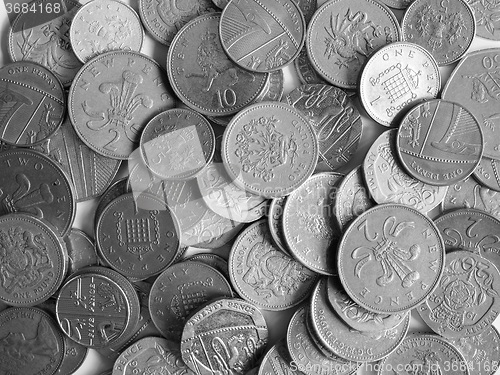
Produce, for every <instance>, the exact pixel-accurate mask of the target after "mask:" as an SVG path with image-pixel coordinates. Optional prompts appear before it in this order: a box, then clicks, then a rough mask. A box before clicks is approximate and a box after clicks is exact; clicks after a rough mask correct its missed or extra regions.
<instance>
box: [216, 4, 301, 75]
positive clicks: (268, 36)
mask: <svg viewBox="0 0 500 375" xmlns="http://www.w3.org/2000/svg"><path fill="white" fill-rule="evenodd" d="M219 30H220V38H221V43H222V47H223V48H224V50H225V51H226V53H227V54H228V56H229V57H230V58H231V60H233V61H234V62H235V63H236V64H238V65H239V66H241V67H242V68H244V69H248V70H250V71H254V72H270V71H273V70H277V69H281V68H283V67H284V66H285V65H287V64H288V63H290V62H291V61H293V59H294V58H295V57H296V56H297V55H298V53H299V52H300V50H301V48H302V46H303V45H304V40H305V35H306V23H305V20H304V15H303V14H302V11H301V9H300V8H299V7H298V5H297V1H293V0H284V1H281V2H272V3H269V2H265V3H264V2H262V1H261V0H238V1H231V2H229V4H228V5H227V6H226V7H225V8H224V10H223V12H222V16H221V19H220V27H219Z"/></svg>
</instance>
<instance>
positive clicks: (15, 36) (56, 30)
mask: <svg viewBox="0 0 500 375" xmlns="http://www.w3.org/2000/svg"><path fill="white" fill-rule="evenodd" d="M30 6H31V7H32V8H34V9H38V10H39V9H41V7H45V8H46V10H47V11H46V12H44V11H42V12H34V13H33V12H31V11H30V12H20V13H19V15H18V16H17V17H16V19H15V20H14V22H13V23H12V26H11V28H10V32H9V54H10V58H11V59H12V61H19V60H23V61H33V62H35V63H38V64H40V65H43V66H45V67H46V68H47V69H49V70H50V71H52V73H54V74H55V75H56V77H57V78H59V80H60V81H61V83H62V84H63V85H64V86H65V87H69V86H70V85H71V81H73V78H74V77H75V75H76V73H77V72H78V70H80V68H81V67H82V63H81V62H80V61H79V60H78V58H77V57H76V55H75V54H74V52H73V48H72V47H71V43H70V40H69V28H70V25H71V21H72V20H73V17H74V16H75V14H76V12H77V10H78V9H79V8H80V7H81V5H80V3H78V2H77V1H73V0H63V1H59V0H50V1H47V0H37V1H34V2H31V4H30ZM48 9H52V10H53V12H48ZM58 9H59V11H57V10H58Z"/></svg>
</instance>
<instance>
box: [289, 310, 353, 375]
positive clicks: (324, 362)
mask: <svg viewBox="0 0 500 375" xmlns="http://www.w3.org/2000/svg"><path fill="white" fill-rule="evenodd" d="M308 315H309V307H308V306H302V307H300V308H299V309H298V310H297V311H296V312H295V314H294V315H293V316H292V319H291V320H290V323H289V324H288V328H287V335H286V343H287V348H288V352H289V354H290V357H291V359H292V361H293V363H294V365H295V366H296V367H297V368H298V370H300V371H302V372H304V373H305V374H307V375H326V374H331V375H348V374H354V373H355V372H356V371H357V369H358V368H359V367H360V366H361V364H359V363H355V362H351V361H346V360H344V359H342V358H340V357H338V358H334V359H333V358H331V357H327V356H325V355H324V354H323V353H322V352H321V351H320V350H319V349H318V348H317V347H316V344H315V343H314V341H313V340H312V338H311V336H310V334H309V332H308V330H307V319H308Z"/></svg>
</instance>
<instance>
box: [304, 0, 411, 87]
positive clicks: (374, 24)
mask: <svg viewBox="0 0 500 375" xmlns="http://www.w3.org/2000/svg"><path fill="white" fill-rule="evenodd" d="M400 38H401V30H400V28H399V23H398V20H397V19H396V17H395V16H394V14H393V13H392V12H391V11H390V10H389V8H387V7H386V6H385V5H383V4H381V3H380V2H377V1H373V0H354V1H353V0H334V1H328V2H326V3H325V4H323V5H322V6H321V7H320V8H319V9H318V10H317V11H316V12H315V13H314V16H313V18H312V20H311V22H310V24H309V26H308V29H307V39H306V47H307V55H308V56H309V59H310V61H311V64H312V66H313V67H314V69H315V70H316V71H317V72H318V73H319V74H320V75H321V76H322V77H323V78H324V79H325V80H326V81H328V82H329V83H330V84H332V85H335V86H337V87H342V88H346V89H355V88H356V86H357V81H358V77H359V74H360V72H361V68H362V66H363V65H364V63H365V61H366V60H367V58H368V57H369V56H370V55H371V54H372V53H373V51H375V50H376V49H378V48H379V47H382V46H384V45H386V44H388V43H393V42H397V41H399V40H400Z"/></svg>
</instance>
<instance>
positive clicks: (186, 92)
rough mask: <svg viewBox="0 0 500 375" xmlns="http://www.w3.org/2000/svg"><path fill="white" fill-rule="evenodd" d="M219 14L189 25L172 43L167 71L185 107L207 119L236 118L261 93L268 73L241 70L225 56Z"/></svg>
mask: <svg viewBox="0 0 500 375" xmlns="http://www.w3.org/2000/svg"><path fill="white" fill-rule="evenodd" d="M220 18H221V16H220V13H214V14H206V15H203V16H200V17H198V18H196V19H194V20H192V21H191V22H189V23H188V24H186V25H185V26H184V27H183V28H182V29H181V30H180V31H179V32H178V33H177V35H176V37H175V39H174V40H173V41H172V45H171V47H170V48H169V50H168V56H167V72H168V76H169V78H170V82H171V83H172V87H173V89H174V91H175V93H176V94H177V96H178V97H179V99H181V100H182V102H183V103H184V104H186V105H187V106H188V107H190V108H192V109H194V110H196V111H198V112H200V113H201V114H203V115H207V116H227V115H233V114H235V113H237V112H238V111H240V110H242V109H243V108H244V107H245V106H247V105H248V104H250V103H252V102H253V101H254V100H255V99H256V98H257V97H258V96H259V95H261V94H262V92H263V90H264V89H265V87H266V84H267V82H268V79H269V74H267V73H257V72H250V71H248V70H245V69H242V68H241V67H239V66H238V65H236V64H235V63H234V62H232V61H231V60H230V59H229V57H228V56H227V55H226V54H225V52H224V50H223V49H222V46H221V42H220V38H219V29H218V28H219V22H220Z"/></svg>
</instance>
